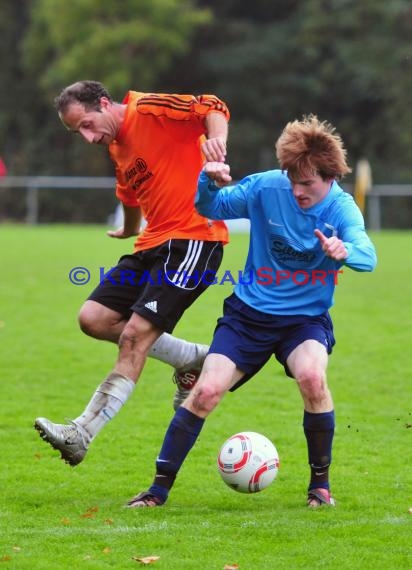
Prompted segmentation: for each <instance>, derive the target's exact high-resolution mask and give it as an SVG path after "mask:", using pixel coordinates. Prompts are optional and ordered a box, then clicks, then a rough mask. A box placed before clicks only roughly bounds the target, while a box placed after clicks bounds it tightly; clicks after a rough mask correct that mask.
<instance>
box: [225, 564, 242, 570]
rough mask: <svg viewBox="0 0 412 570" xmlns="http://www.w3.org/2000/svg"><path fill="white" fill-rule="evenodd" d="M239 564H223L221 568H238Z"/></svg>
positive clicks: (232, 569)
mask: <svg viewBox="0 0 412 570" xmlns="http://www.w3.org/2000/svg"><path fill="white" fill-rule="evenodd" d="M238 568H239V564H225V565H224V567H223V570H238Z"/></svg>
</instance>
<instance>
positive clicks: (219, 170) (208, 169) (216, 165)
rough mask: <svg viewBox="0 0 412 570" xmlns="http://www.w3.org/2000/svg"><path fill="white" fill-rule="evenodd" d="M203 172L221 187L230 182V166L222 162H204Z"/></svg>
mask: <svg viewBox="0 0 412 570" xmlns="http://www.w3.org/2000/svg"><path fill="white" fill-rule="evenodd" d="M203 172H204V173H205V174H207V176H208V177H209V178H210V179H211V180H213V182H214V183H215V184H216V186H220V187H222V186H226V184H229V183H230V182H232V177H231V176H230V166H229V165H228V164H225V163H224V162H206V164H205V165H204V167H203Z"/></svg>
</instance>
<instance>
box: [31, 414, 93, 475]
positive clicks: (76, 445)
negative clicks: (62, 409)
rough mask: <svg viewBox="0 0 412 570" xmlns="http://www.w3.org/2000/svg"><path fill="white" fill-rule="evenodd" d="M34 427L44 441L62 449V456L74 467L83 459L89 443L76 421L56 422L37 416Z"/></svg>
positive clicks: (59, 449)
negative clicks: (68, 422) (66, 423)
mask: <svg viewBox="0 0 412 570" xmlns="http://www.w3.org/2000/svg"><path fill="white" fill-rule="evenodd" d="M34 427H35V429H36V430H37V431H38V432H39V434H40V437H41V438H42V439H44V441H47V443H50V445H51V446H52V447H53V448H54V449H57V450H58V451H60V454H61V458H62V459H63V460H64V461H65V462H66V463H68V464H69V465H71V466H72V467H74V466H75V465H78V464H79V463H80V462H81V461H83V459H84V457H85V455H86V453H87V448H88V443H87V440H86V437H85V434H84V432H83V429H82V428H81V427H80V426H78V425H76V424H75V423H74V422H70V424H68V425H65V424H54V423H53V422H51V421H50V420H48V419H46V418H37V419H36V421H35V422H34Z"/></svg>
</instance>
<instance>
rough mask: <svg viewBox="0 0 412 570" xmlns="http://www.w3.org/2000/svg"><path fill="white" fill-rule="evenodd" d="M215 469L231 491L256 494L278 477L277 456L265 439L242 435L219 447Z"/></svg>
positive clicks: (234, 436)
mask: <svg viewBox="0 0 412 570" xmlns="http://www.w3.org/2000/svg"><path fill="white" fill-rule="evenodd" d="M217 468H218V470H219V473H220V475H221V477H222V479H223V481H224V482H225V483H226V485H228V486H229V487H231V488H232V489H234V490H235V491H238V492H239V493H257V492H258V491H262V490H263V489H266V487H268V486H269V485H270V484H271V483H272V481H273V480H274V479H275V477H276V475H277V474H278V469H279V455H278V452H277V450H276V447H275V446H274V445H273V443H272V442H271V441H270V440H269V439H268V438H267V437H265V436H264V435H262V434H260V433H256V432H254V431H243V432H240V433H237V434H235V435H232V437H229V439H227V440H226V441H225V443H224V444H223V445H222V447H221V448H220V451H219V455H218V458H217Z"/></svg>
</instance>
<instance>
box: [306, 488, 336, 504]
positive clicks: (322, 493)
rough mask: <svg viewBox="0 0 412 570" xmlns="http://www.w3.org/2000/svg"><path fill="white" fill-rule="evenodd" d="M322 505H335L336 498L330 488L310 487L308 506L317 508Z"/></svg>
mask: <svg viewBox="0 0 412 570" xmlns="http://www.w3.org/2000/svg"><path fill="white" fill-rule="evenodd" d="M322 505H330V506H331V507H334V506H335V499H334V498H333V497H332V495H331V494H330V491H329V490H328V489H322V488H319V489H310V490H309V491H308V507H310V508H312V509H317V508H319V507H321V506H322Z"/></svg>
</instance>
